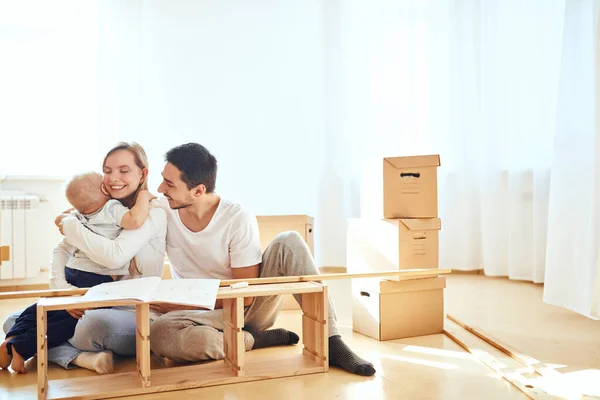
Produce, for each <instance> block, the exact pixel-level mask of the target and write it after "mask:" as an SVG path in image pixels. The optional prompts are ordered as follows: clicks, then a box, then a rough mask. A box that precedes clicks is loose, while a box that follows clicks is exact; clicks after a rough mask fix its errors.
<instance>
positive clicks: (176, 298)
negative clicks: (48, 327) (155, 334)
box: [81, 277, 221, 310]
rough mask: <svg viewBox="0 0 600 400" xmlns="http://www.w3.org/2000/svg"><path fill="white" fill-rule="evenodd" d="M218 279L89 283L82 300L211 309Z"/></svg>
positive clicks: (153, 278)
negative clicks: (137, 301) (134, 301)
mask: <svg viewBox="0 0 600 400" xmlns="http://www.w3.org/2000/svg"><path fill="white" fill-rule="evenodd" d="M220 283H221V281H220V280H219V279H166V280H162V279H161V278H158V277H150V278H139V279H128V280H124V281H116V282H109V283H102V284H100V285H97V286H94V287H91V288H89V289H88V291H87V293H86V294H85V295H83V296H82V298H81V300H82V301H99V300H102V301H110V300H115V301H118V300H139V301H142V302H145V303H172V304H181V305H186V306H197V307H202V308H206V309H208V310H214V308H215V301H216V300H217V292H218V290H219V285H220Z"/></svg>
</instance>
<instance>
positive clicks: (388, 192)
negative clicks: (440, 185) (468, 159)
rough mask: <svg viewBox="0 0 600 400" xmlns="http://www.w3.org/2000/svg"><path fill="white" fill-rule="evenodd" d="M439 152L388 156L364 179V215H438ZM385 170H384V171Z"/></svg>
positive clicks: (369, 167) (368, 170)
mask: <svg viewBox="0 0 600 400" xmlns="http://www.w3.org/2000/svg"><path fill="white" fill-rule="evenodd" d="M439 166H440V156H439V155H426V156H409V157H387V158H384V159H383V171H382V170H381V168H382V165H381V160H378V162H377V163H369V164H368V165H367V167H366V168H365V169H364V170H363V175H362V179H361V217H367V218H392V219H393V218H437V217H438V190H437V168H438V167H439ZM382 172H383V173H382Z"/></svg>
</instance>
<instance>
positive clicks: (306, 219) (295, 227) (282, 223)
mask: <svg viewBox="0 0 600 400" xmlns="http://www.w3.org/2000/svg"><path fill="white" fill-rule="evenodd" d="M256 219H257V221H258V230H259V231H260V247H261V248H262V250H263V251H265V249H266V248H267V246H268V245H269V243H271V242H272V241H273V239H275V236H277V234H279V233H281V232H286V231H295V232H298V233H299V234H300V236H302V238H303V239H304V241H305V242H306V244H308V248H309V249H310V252H311V254H312V255H313V256H314V255H315V251H314V234H313V224H314V218H313V217H311V216H308V215H259V216H257V217H256Z"/></svg>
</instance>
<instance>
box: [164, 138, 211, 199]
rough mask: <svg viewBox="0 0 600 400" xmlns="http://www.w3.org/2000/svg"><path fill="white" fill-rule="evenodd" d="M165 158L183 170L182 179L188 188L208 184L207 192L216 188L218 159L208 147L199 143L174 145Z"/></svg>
mask: <svg viewBox="0 0 600 400" xmlns="http://www.w3.org/2000/svg"><path fill="white" fill-rule="evenodd" d="M165 160H166V161H167V162H169V163H171V164H173V165H174V166H176V167H177V169H178V170H180V171H181V180H182V181H183V182H185V184H186V185H187V187H188V189H193V188H195V187H196V186H198V185H204V186H206V192H207V193H212V192H214V190H215V185H216V181H217V159H216V158H215V156H213V155H212V154H210V152H209V151H208V150H207V149H206V147H204V146H202V145H201V144H198V143H186V144H182V145H181V146H177V147H173V148H172V149H171V150H169V151H168V152H167V154H165Z"/></svg>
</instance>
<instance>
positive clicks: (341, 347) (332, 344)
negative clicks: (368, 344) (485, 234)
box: [329, 335, 375, 376]
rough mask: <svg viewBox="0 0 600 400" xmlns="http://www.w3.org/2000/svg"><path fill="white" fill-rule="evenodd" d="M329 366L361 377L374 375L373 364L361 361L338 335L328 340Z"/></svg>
mask: <svg viewBox="0 0 600 400" xmlns="http://www.w3.org/2000/svg"><path fill="white" fill-rule="evenodd" d="M329 365H334V366H336V367H340V368H343V369H345V370H346V371H348V372H352V373H353V374H357V375H362V376H372V375H374V374H375V368H373V364H371V363H370V362H368V361H365V360H363V359H362V358H360V357H359V356H357V355H356V353H354V352H353V351H352V350H350V348H349V347H348V345H346V343H344V341H343V340H342V337H341V336H340V335H336V336H331V337H330V338H329Z"/></svg>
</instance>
